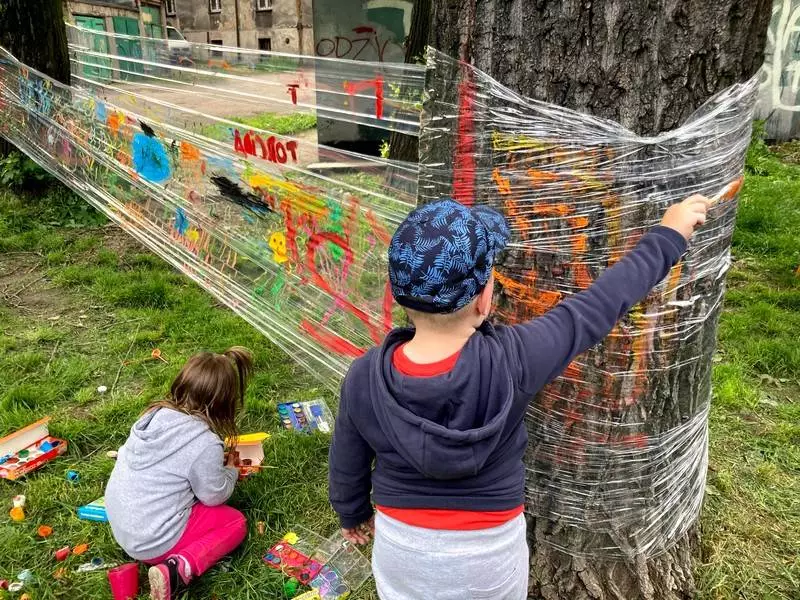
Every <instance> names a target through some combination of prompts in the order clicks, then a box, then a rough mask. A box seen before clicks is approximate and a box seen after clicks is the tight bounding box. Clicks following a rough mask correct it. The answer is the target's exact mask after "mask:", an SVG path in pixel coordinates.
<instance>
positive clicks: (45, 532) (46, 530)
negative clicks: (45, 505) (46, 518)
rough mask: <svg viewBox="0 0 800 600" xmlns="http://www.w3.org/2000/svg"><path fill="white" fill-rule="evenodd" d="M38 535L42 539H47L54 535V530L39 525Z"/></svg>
mask: <svg viewBox="0 0 800 600" xmlns="http://www.w3.org/2000/svg"><path fill="white" fill-rule="evenodd" d="M36 533H38V534H39V537H40V538H46V537H49V536H50V535H51V534H52V533H53V528H52V527H50V525H39V528H38V529H37V530H36Z"/></svg>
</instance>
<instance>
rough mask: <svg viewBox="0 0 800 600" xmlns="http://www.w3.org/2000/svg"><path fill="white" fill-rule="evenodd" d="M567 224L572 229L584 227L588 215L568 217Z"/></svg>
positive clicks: (587, 222) (587, 220) (587, 224)
mask: <svg viewBox="0 0 800 600" xmlns="http://www.w3.org/2000/svg"><path fill="white" fill-rule="evenodd" d="M569 224H570V227H572V228H573V229H584V228H585V227H588V226H589V217H570V218H569Z"/></svg>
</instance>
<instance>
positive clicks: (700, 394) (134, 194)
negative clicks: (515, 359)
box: [0, 28, 755, 557]
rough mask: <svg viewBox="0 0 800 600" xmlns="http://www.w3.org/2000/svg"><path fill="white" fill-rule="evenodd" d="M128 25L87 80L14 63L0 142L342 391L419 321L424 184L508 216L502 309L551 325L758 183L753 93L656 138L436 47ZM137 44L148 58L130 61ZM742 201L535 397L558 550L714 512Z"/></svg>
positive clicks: (650, 531) (84, 51) (607, 553)
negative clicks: (709, 198) (330, 137)
mask: <svg viewBox="0 0 800 600" xmlns="http://www.w3.org/2000/svg"><path fill="white" fill-rule="evenodd" d="M92 35H103V36H106V38H107V39H108V44H105V45H103V44H95V43H94V39H93V38H91V37H88V36H92ZM128 38H130V36H111V35H109V34H97V33H96V32H87V31H85V30H79V29H75V28H71V29H70V42H71V46H70V48H71V55H72V60H73V86H72V87H65V86H61V85H60V84H57V83H55V82H53V81H51V80H49V79H48V78H46V77H44V76H42V75H40V74H38V73H36V72H35V71H32V70H30V69H27V68H25V66H24V65H20V64H19V63H17V62H16V61H15V60H14V59H13V57H11V56H10V55H8V54H7V53H4V54H3V56H2V62H0V112H2V115H3V116H2V120H0V134H1V135H4V136H5V137H8V138H9V139H10V140H11V141H12V142H14V143H15V144H17V145H18V146H19V147H20V148H22V149H23V150H24V151H25V152H26V153H28V154H29V155H30V156H32V157H33V158H34V159H35V160H36V161H37V162H39V163H40V164H42V165H43V166H44V167H45V168H47V169H48V170H49V171H50V172H51V173H53V174H54V175H56V176H57V177H59V178H60V179H61V180H62V181H64V182H65V183H67V184H68V185H69V186H70V187H72V188H73V189H75V190H76V191H77V192H78V193H79V194H81V195H82V196H84V197H85V198H86V199H87V200H88V201H90V202H91V203H92V204H93V205H94V206H96V207H97V208H99V209H100V210H102V211H103V212H105V213H106V214H108V215H109V216H110V217H111V218H112V219H113V220H114V221H115V222H117V223H119V224H120V225H121V226H122V227H123V228H124V229H125V230H126V231H128V232H129V233H131V234H132V235H133V236H134V237H136V238H137V239H139V240H140V241H142V242H143V243H144V244H145V245H147V246H148V247H149V248H151V249H152V250H153V251H155V252H156V253H158V254H159V255H161V256H162V257H163V258H165V259H166V260H168V261H169V262H170V263H171V264H173V265H175V266H176V267H177V268H179V269H180V270H182V271H183V272H184V273H186V274H187V275H188V276H190V277H191V278H192V279H194V280H195V281H196V282H197V283H198V284H199V285H201V286H202V287H203V288H205V289H206V290H208V291H209V292H210V293H212V294H213V295H214V296H216V297H217V298H218V299H220V300H221V301H222V302H224V303H225V304H227V305H228V306H230V307H231V308H232V309H233V310H235V311H236V312H237V313H238V314H240V315H241V316H243V317H244V318H245V319H247V320H248V321H249V322H250V323H252V324H253V325H254V326H255V327H257V328H258V329H259V330H260V331H262V332H263V333H265V334H266V335H268V336H269V337H270V338H271V339H272V340H274V341H275V342H276V343H277V344H278V345H280V347H281V348H282V349H284V350H285V351H286V352H287V353H288V354H289V355H290V356H292V357H293V358H295V359H296V360H297V361H299V362H300V363H301V364H303V365H304V366H306V367H307V368H308V369H309V371H310V372H312V373H313V374H314V375H316V376H318V377H320V378H321V379H322V380H323V381H325V382H326V383H328V384H330V385H331V386H332V387H335V386H336V385H337V383H338V381H339V380H340V378H341V377H342V375H343V374H344V372H345V371H346V369H347V366H348V365H349V363H350V362H351V361H352V360H353V359H354V358H355V357H357V356H359V355H361V354H362V353H363V352H364V351H365V350H366V349H367V348H368V347H369V346H371V345H373V344H376V343H378V342H380V340H381V339H382V338H383V336H384V335H385V333H386V332H387V331H388V330H389V329H390V328H391V327H392V325H393V324H396V323H398V322H400V321H402V316H401V315H402V313H401V312H400V311H399V310H398V308H397V307H396V306H394V305H393V304H392V301H391V295H390V293H389V289H388V286H387V277H386V247H387V244H388V241H389V239H390V236H391V234H392V232H393V230H394V228H395V227H396V225H397V224H398V223H399V222H400V220H401V219H402V218H403V217H404V216H405V215H406V214H407V213H408V211H410V210H411V209H412V208H413V206H414V205H415V204H416V202H417V198H418V197H419V198H420V199H421V200H422V201H426V200H431V199H436V198H439V197H441V196H454V197H455V198H456V199H458V200H460V201H462V202H465V203H486V204H490V205H492V206H495V207H497V208H499V209H500V210H502V211H503V212H504V213H505V214H506V216H507V217H508V219H509V223H510V226H511V229H512V232H513V235H514V237H513V240H512V243H511V246H510V248H509V250H508V251H507V253H506V256H505V257H504V259H503V260H502V262H501V264H500V265H499V266H498V268H497V272H496V279H497V281H498V291H499V296H498V305H497V318H498V319H499V320H500V321H503V322H507V323H513V322H519V321H521V320H524V319H528V318H533V317H535V316H537V315H540V314H542V313H543V312H545V311H546V310H548V309H549V308H550V307H552V306H553V305H554V304H555V303H556V302H557V301H558V300H560V299H562V298H564V297H566V296H568V295H569V294H573V293H576V292H578V291H580V290H581V289H584V288H585V287H587V286H588V285H589V284H590V283H591V281H592V280H593V279H594V278H596V277H597V275H598V274H599V273H600V272H601V271H602V270H603V269H604V268H606V267H607V266H609V265H611V264H613V263H614V262H615V261H616V260H619V258H620V257H621V256H622V255H623V254H624V252H625V251H626V250H628V249H630V248H631V247H632V246H633V245H634V244H635V243H636V241H637V240H638V238H639V237H641V235H642V233H643V232H644V231H645V230H646V229H647V228H648V227H650V226H651V225H653V224H655V223H656V222H657V221H658V219H659V218H660V216H661V214H662V213H663V211H664V209H665V208H666V207H667V206H669V205H670V204H671V203H673V202H676V201H678V200H681V199H682V198H684V197H686V196H687V195H689V194H690V193H693V192H700V193H704V194H707V195H713V194H716V193H717V192H718V191H719V190H721V189H723V188H724V187H725V186H726V185H727V184H729V183H730V182H731V181H734V180H735V179H737V178H738V177H739V175H740V174H741V171H742V165H743V158H744V153H745V150H746V146H747V143H748V140H749V131H750V120H751V115H752V106H753V102H754V94H755V84H754V83H752V82H751V83H747V84H743V85H740V86H736V87H734V88H731V89H730V90H728V91H726V92H725V93H723V94H721V95H720V96H718V97H716V98H714V99H713V100H711V101H710V102H709V103H708V104H707V105H706V106H705V107H703V108H702V109H701V110H699V111H698V112H697V114H696V115H695V116H694V117H693V118H692V119H690V121H689V122H687V124H686V125H684V126H683V127H681V128H680V129H678V130H675V131H673V132H669V133H666V134H663V135H661V136H658V137H654V138H642V137H638V136H636V135H634V134H633V133H631V132H629V131H626V130H624V129H623V128H621V127H620V126H619V125H617V124H615V123H612V122H609V121H603V120H599V119H595V118H592V117H589V116H586V115H581V114H578V113H575V112H572V111H569V110H565V109H562V108H559V107H556V106H553V105H549V104H545V103H541V102H535V101H532V100H530V99H527V98H523V97H520V96H518V95H516V94H514V93H513V92H511V91H510V90H508V89H506V88H504V87H503V86H501V85H499V84H498V83H497V82H495V81H493V80H492V79H491V78H489V77H488V76H486V75H485V74H483V73H480V72H478V71H476V70H474V69H473V68H471V67H468V66H465V65H462V64H460V63H458V62H457V61H454V60H452V59H449V58H447V57H445V56H443V55H441V54H438V53H436V52H433V51H432V52H431V53H430V54H429V62H428V65H427V67H426V68H421V67H417V66H410V65H394V66H392V65H386V64H383V63H380V64H378V63H363V62H353V61H347V60H331V59H320V58H313V57H299V56H291V55H279V54H275V53H265V52H256V51H244V50H241V49H229V48H220V47H217V46H206V45H197V44H191V45H189V48H188V49H184V50H182V51H181V52H178V51H177V50H176V49H175V48H171V47H170V46H169V44H168V43H167V42H165V41H163V40H148V39H147V38H130V39H128ZM122 42H135V43H137V44H138V45H139V46H138V47H139V54H137V52H136V51H132V52H129V54H128V55H126V56H124V57H121V56H119V54H118V53H117V52H115V50H114V49H115V48H117V47H118V46H119V44H121V43H122ZM123 45H124V44H123ZM98 47H101V48H102V47H108V48H109V49H108V50H107V51H98V50H96V49H95V48H98ZM127 47H130V44H128V46H127ZM134 48H135V45H134ZM265 110H266V111H272V112H284V113H304V114H309V115H312V116H313V115H320V116H322V115H324V116H326V117H333V118H338V119H342V120H349V121H352V122H355V123H359V124H362V125H371V126H379V127H382V128H384V129H385V130H386V131H387V137H388V132H390V131H401V132H405V133H411V134H412V135H414V134H418V135H419V136H420V145H421V160H420V164H419V165H416V164H407V163H397V162H391V161H387V160H383V159H378V158H374V157H367V156H363V155H359V154H355V153H349V152H344V151H341V150H335V149H332V148H327V147H325V146H321V145H319V144H317V143H316V140H315V139H314V138H313V136H307V135H306V136H304V135H303V134H298V135H296V136H290V135H282V134H280V133H277V132H274V131H270V130H269V129H268V126H264V127H255V126H252V125H243V124H242V119H241V117H249V116H257V115H259V114H260V113H261V112H264V111H265ZM735 211H736V199H735V197H733V198H725V199H723V200H721V201H720V202H719V203H718V204H717V205H716V206H715V207H714V208H713V209H712V213H711V218H710V220H709V224H708V225H707V226H706V227H704V228H703V229H702V230H701V232H700V233H699V234H698V235H697V236H696V237H695V239H694V241H693V243H692V246H691V248H690V251H689V253H688V254H687V255H686V257H685V258H684V260H683V261H682V262H681V263H680V264H679V265H678V266H676V267H675V269H674V270H673V271H672V273H671V274H670V276H669V277H668V278H667V280H666V281H664V282H663V283H662V284H661V285H660V286H659V287H658V288H657V289H656V290H655V291H654V292H653V293H652V294H651V295H650V296H649V297H648V299H647V300H646V301H644V302H643V303H642V304H641V305H639V306H637V307H635V308H634V310H633V311H632V312H631V314H630V315H629V316H628V317H626V318H625V319H623V321H622V322H621V323H620V325H619V326H618V327H617V328H616V329H615V331H614V332H613V333H612V335H611V336H610V337H609V338H608V340H607V341H605V342H604V343H603V344H601V345H599V346H598V347H596V348H594V349H592V350H591V351H590V352H588V353H586V354H585V355H583V356H581V357H580V358H578V359H577V360H576V361H575V362H574V363H573V364H572V365H571V366H570V368H569V369H568V370H567V372H566V373H564V374H563V375H562V376H561V377H560V378H559V379H558V380H556V381H555V382H554V383H553V384H552V385H550V386H548V388H547V389H546V390H545V391H544V392H542V394H540V395H539V397H538V398H536V399H535V400H533V401H532V403H531V408H530V411H529V418H528V427H529V430H530V434H531V435H530V437H531V443H530V449H529V457H528V465H529V467H530V472H529V483H528V508H529V511H530V512H531V513H533V514H535V515H538V516H542V517H547V518H548V519H550V520H549V521H544V520H542V521H539V522H538V523H539V524H538V525H537V530H536V537H537V539H538V540H539V541H540V542H541V543H549V544H554V545H556V546H558V547H559V548H562V549H563V550H564V551H566V552H568V553H570V554H573V555H582V556H594V555H600V556H604V557H614V556H617V557H629V556H633V555H645V556H648V555H653V554H657V553H658V552H660V551H662V550H663V549H664V548H666V547H668V546H669V545H670V543H672V541H674V540H675V539H676V538H677V537H678V536H680V535H681V534H682V533H684V532H685V531H686V529H687V528H688V527H689V526H690V525H691V523H693V522H694V520H695V518H696V516H697V513H698V511H699V507H700V503H701V501H702V495H703V489H704V481H705V471H706V441H707V427H706V425H707V413H708V406H709V399H710V393H711V391H710V367H711V357H712V354H713V351H714V340H715V335H716V322H717V317H718V315H719V311H720V308H721V300H722V294H723V291H724V275H725V272H726V270H727V266H728V261H729V247H730V237H731V234H732V229H733V222H734V217H735Z"/></svg>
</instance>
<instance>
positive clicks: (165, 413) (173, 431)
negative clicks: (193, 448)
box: [119, 408, 211, 471]
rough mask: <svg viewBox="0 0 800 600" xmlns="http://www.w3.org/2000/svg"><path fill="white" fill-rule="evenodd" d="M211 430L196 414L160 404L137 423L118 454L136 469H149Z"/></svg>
mask: <svg viewBox="0 0 800 600" xmlns="http://www.w3.org/2000/svg"><path fill="white" fill-rule="evenodd" d="M210 432H211V430H210V429H209V427H208V425H207V424H206V423H205V422H203V421H202V420H200V419H198V418H197V417H193V416H191V415H187V414H185V413H182V412H178V411H177V410H170V409H168V408H158V409H156V410H153V411H151V412H149V413H147V414H146V415H144V416H142V417H141V418H140V419H139V420H138V421H136V423H134V425H133V427H131V433H130V436H129V437H128V440H127V441H126V442H125V445H124V446H123V447H122V448H121V449H120V457H119V458H120V459H121V460H124V461H125V462H126V464H127V465H128V466H129V467H130V468H131V469H133V470H135V471H139V470H142V469H147V468H148V467H151V466H152V465H154V464H157V463H160V462H161V461H163V460H164V459H166V458H169V457H170V456H172V455H174V454H176V453H177V452H178V451H180V450H182V449H183V448H185V447H186V446H188V445H190V444H192V442H194V441H195V440H196V439H197V438H200V437H202V436H207V435H208V434H209V433H210Z"/></svg>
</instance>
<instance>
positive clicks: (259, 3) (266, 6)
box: [256, 0, 272, 10]
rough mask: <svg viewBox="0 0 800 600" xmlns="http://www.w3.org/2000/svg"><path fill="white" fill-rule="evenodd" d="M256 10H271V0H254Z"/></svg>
mask: <svg viewBox="0 0 800 600" xmlns="http://www.w3.org/2000/svg"><path fill="white" fill-rule="evenodd" d="M256 10H272V0H256Z"/></svg>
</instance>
